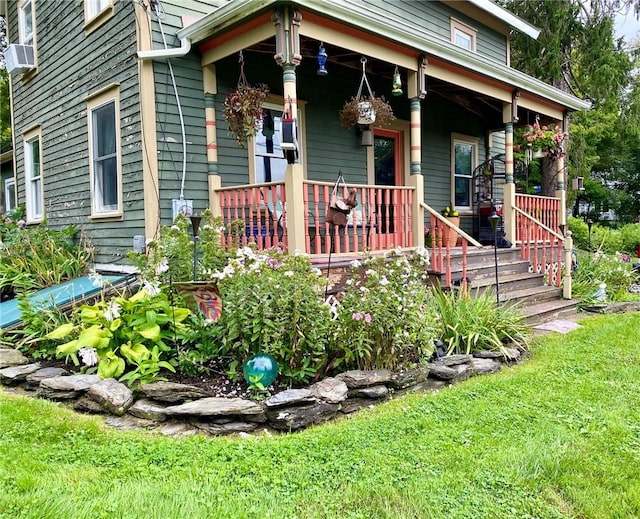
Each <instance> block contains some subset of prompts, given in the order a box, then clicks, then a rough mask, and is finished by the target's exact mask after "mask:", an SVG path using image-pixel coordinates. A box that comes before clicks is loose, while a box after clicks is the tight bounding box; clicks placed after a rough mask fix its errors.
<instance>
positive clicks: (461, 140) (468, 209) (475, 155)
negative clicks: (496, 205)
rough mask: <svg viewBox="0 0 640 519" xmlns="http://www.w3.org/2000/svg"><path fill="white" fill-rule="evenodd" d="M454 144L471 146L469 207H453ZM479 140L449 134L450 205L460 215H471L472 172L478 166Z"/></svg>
mask: <svg viewBox="0 0 640 519" xmlns="http://www.w3.org/2000/svg"><path fill="white" fill-rule="evenodd" d="M456 144H470V145H472V146H473V157H472V158H471V160H472V162H471V172H470V174H469V190H470V191H469V202H470V204H471V205H455V200H456V177H457V176H463V175H456V164H455V161H456ZM479 146H480V139H478V138H477V137H471V136H469V135H462V134H459V133H452V134H451V203H452V204H454V205H455V207H454V209H455V210H456V211H458V212H460V213H466V214H472V213H473V170H474V169H475V168H476V167H477V166H478V150H479Z"/></svg>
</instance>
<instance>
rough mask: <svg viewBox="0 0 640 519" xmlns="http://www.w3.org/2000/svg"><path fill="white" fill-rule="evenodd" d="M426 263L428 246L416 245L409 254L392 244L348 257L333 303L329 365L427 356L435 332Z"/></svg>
mask: <svg viewBox="0 0 640 519" xmlns="http://www.w3.org/2000/svg"><path fill="white" fill-rule="evenodd" d="M428 265H429V255H428V251H427V250H426V249H422V248H421V249H418V250H417V251H416V252H415V253H414V256H413V257H407V256H405V255H404V254H403V252H402V251H401V250H400V249H395V250H392V251H389V252H388V253H387V254H386V255H385V256H377V257H373V256H369V255H365V256H364V257H363V258H362V259H361V260H356V261H354V262H352V264H351V270H350V274H349V278H348V279H347V281H346V287H345V290H344V294H343V296H342V298H341V301H340V304H339V305H336V307H335V312H336V314H335V317H336V321H335V324H336V328H335V331H334V335H333V340H332V360H331V367H332V369H333V370H336V371H346V370H349V369H374V368H387V369H392V370H397V369H404V368H410V367H415V366H416V365H419V364H422V363H425V362H426V361H427V360H428V359H429V357H430V356H431V354H432V353H433V339H434V338H435V337H436V334H435V328H434V320H435V314H434V312H433V305H432V304H431V297H430V294H429V289H428V288H427V286H426V284H425V282H426V279H427V274H426V269H427V267H428Z"/></svg>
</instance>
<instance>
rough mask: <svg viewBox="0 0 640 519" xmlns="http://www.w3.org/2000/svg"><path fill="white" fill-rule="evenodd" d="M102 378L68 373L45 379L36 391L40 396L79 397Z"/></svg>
mask: <svg viewBox="0 0 640 519" xmlns="http://www.w3.org/2000/svg"><path fill="white" fill-rule="evenodd" d="M101 380H102V379H101V378H100V377H99V376H98V375H68V376H62V377H53V378H47V379H44V380H43V381H42V382H40V386H39V387H38V390H37V391H36V395H37V396H39V397H40V398H48V399H51V400H69V399H71V398H77V397H78V396H80V394H81V393H84V392H86V391H87V390H88V389H89V388H90V387H91V386H92V385H94V384H97V383H98V382H100V381H101Z"/></svg>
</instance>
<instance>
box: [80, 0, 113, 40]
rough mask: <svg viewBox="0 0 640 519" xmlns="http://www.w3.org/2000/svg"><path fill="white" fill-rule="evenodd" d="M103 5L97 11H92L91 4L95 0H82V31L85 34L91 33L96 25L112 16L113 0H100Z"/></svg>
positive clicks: (101, 23)
mask: <svg viewBox="0 0 640 519" xmlns="http://www.w3.org/2000/svg"><path fill="white" fill-rule="evenodd" d="M102 1H103V2H104V4H105V5H104V7H102V9H100V10H99V11H96V12H92V9H91V6H92V5H94V4H95V0H84V32H85V35H89V34H91V33H92V32H93V31H95V30H96V29H97V28H98V27H101V26H102V25H104V24H105V23H106V22H107V21H108V20H110V19H111V18H113V15H114V12H115V10H114V6H113V0H102Z"/></svg>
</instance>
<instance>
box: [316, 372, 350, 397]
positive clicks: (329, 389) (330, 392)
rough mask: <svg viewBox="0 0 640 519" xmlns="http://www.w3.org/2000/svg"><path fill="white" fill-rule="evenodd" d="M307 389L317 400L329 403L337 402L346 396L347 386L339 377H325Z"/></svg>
mask: <svg viewBox="0 0 640 519" xmlns="http://www.w3.org/2000/svg"><path fill="white" fill-rule="evenodd" d="M309 390H310V391H311V394H312V395H313V396H315V397H316V398H318V399H319V400H323V401H324V402H329V403H330V404H339V403H340V402H342V401H343V400H344V399H345V398H347V393H348V391H349V388H348V387H347V384H345V383H344V381H342V380H340V379H339V378H333V377H327V378H325V379H323V380H321V381H319V382H316V383H315V384H313V385H312V386H311V387H310V388H309Z"/></svg>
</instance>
